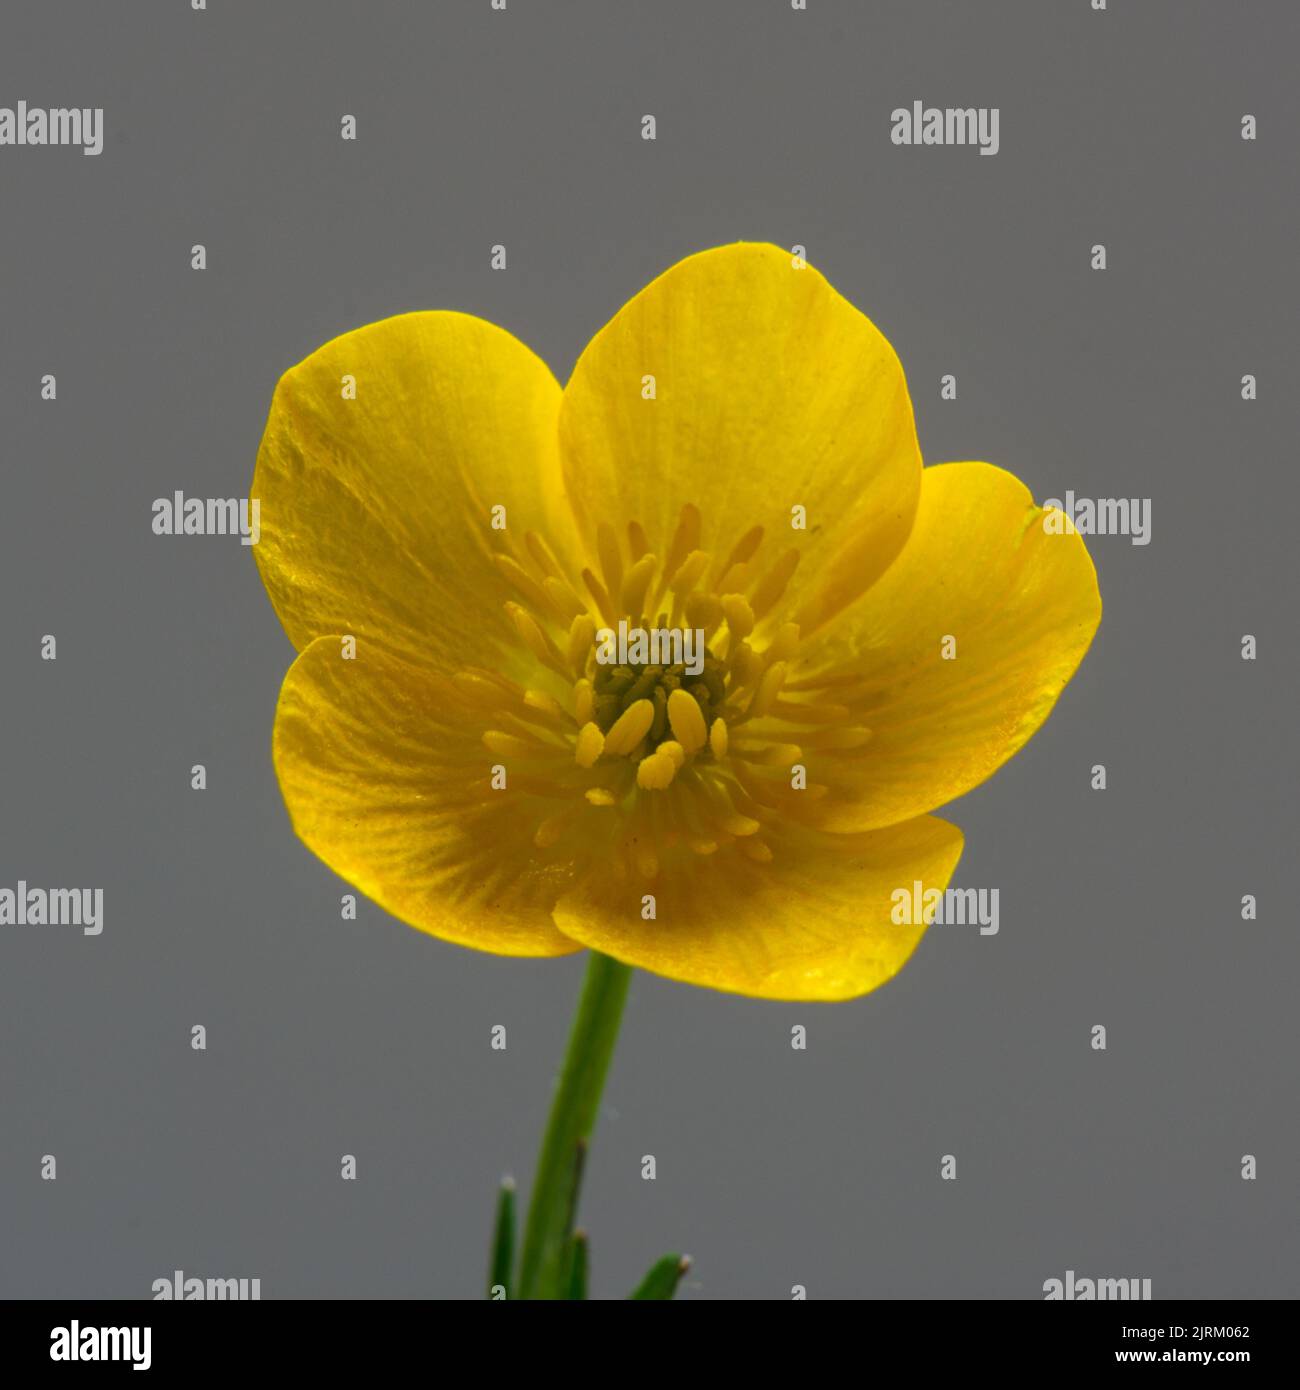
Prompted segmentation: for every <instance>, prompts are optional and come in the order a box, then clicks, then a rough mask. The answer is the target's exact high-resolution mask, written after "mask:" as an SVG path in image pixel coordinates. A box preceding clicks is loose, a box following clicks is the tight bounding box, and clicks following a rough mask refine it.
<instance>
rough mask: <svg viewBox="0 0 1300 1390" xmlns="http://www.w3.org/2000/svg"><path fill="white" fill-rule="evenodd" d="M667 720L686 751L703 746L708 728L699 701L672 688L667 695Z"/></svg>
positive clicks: (690, 751) (695, 750) (692, 751)
mask: <svg viewBox="0 0 1300 1390" xmlns="http://www.w3.org/2000/svg"><path fill="white" fill-rule="evenodd" d="M668 722H669V723H670V724H671V725H672V726H673V734H674V735H675V736H676V739H677V742H678V743H680V744H681V745H682V747H683V748H684V749H685V750H686V751H687V752H688V753H694V752H697V751H698V750H699V749H701V748H703V747H704V744H705V742H706V741H707V738H708V730H707V728H706V727H705V724H704V716H703V714H702V713H701V712H700V706H699V702H698V701H697V700H696V699H695V698H694V696H692V695H688V694H687V693H686V691H684V690H674V691H673V692H672V694H671V695H669V697H668Z"/></svg>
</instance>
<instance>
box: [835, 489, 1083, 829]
mask: <svg viewBox="0 0 1300 1390" xmlns="http://www.w3.org/2000/svg"><path fill="white" fill-rule="evenodd" d="M1048 516H1049V512H1048V511H1047V510H1045V509H1043V508H1042V507H1036V506H1035V505H1034V502H1033V499H1032V498H1031V497H1030V495H1029V491H1028V489H1027V488H1026V487H1025V485H1024V484H1023V483H1022V482H1020V481H1019V479H1017V478H1016V477H1014V476H1013V475H1012V474H1010V473H1008V472H1006V471H1005V470H1004V469H1001V468H995V467H993V466H992V465H991V464H987V463H949V464H941V465H938V466H936V467H932V468H927V469H926V470H925V473H924V475H923V481H922V486H921V502H920V506H919V507H918V509H917V515H916V524H915V526H914V527H913V530H912V534H911V535H910V536H909V537H908V541H907V545H906V546H905V547H904V549H903V552H902V554H901V555H900V556H899V557H898V559H897V560H896V561H895V562H894V564H893V565H892V566H891V567H890V569H889V571H888V572H887V573H886V574H885V575H884V576H883V577H882V578H881V579H880V580H879V581H878V582H877V583H876V584H875V586H874V587H873V588H872V590H871V592H870V593H868V594H867V595H866V597H865V598H863V599H862V601H861V602H860V603H858V604H857V605H855V607H854V608H853V609H852V610H850V611H849V612H848V613H845V614H844V615H843V616H842V617H841V619H840V621H839V622H837V623H836V624H835V625H834V627H833V629H831V630H828V631H827V633H825V634H824V637H823V642H822V644H821V646H820V649H819V650H817V651H816V652H815V653H813V656H814V659H815V660H816V662H817V663H818V665H819V666H822V667H824V670H823V671H822V673H821V678H823V679H825V678H828V677H829V678H833V679H835V680H836V681H838V682H840V683H839V684H838V685H834V686H832V685H826V686H823V687H822V688H823V690H824V691H825V693H826V694H827V696H828V697H831V698H834V699H836V700H841V701H843V702H844V703H846V704H848V705H849V706H850V708H851V709H852V711H853V716H852V717H853V720H854V722H855V723H858V724H864V725H866V726H867V727H868V728H870V730H871V738H870V740H869V742H868V743H867V744H866V746H865V747H864V748H863V749H862V750H861V753H860V755H859V756H855V757H852V758H841V759H837V760H835V761H830V760H828V759H825V760H823V762H822V763H821V765H819V766H817V767H813V766H812V764H811V762H810V765H809V778H810V780H812V781H823V782H828V783H830V784H831V785H832V786H833V787H838V788H839V791H840V794H839V795H831V796H828V797H826V798H825V799H824V800H823V801H822V802H820V803H818V804H817V805H816V806H815V807H812V808H811V809H812V811H813V812H814V814H813V815H812V816H810V819H812V820H813V821H814V822H815V823H817V824H819V825H820V826H822V827H823V828H825V829H829V830H836V831H842V832H843V831H856V830H867V829H871V828H874V827H878V826H883V825H892V824H894V823H896V822H898V821H902V820H906V819H908V818H910V817H912V816H915V815H917V814H919V813H920V812H922V811H929V810H933V809H934V808H935V807H937V806H942V805H944V804H945V803H946V802H949V801H951V800H953V799H954V798H955V797H958V796H961V795H962V794H963V793H965V792H968V791H970V790H971V788H972V787H976V786H978V785H979V784H980V783H981V782H983V781H984V780H985V779H986V778H988V777H989V776H991V775H992V774H993V772H994V771H996V769H997V768H999V767H1000V766H1001V765H1002V764H1003V763H1004V762H1006V761H1007V759H1008V758H1010V757H1011V756H1012V754H1014V753H1015V752H1017V751H1018V750H1019V749H1020V748H1021V747H1022V746H1023V745H1024V744H1025V743H1026V742H1027V741H1028V740H1029V738H1030V737H1031V735H1032V734H1033V733H1034V732H1035V731H1036V730H1037V729H1038V727H1039V726H1040V725H1041V724H1042V723H1043V721H1044V720H1045V719H1046V718H1047V716H1048V714H1049V713H1050V712H1051V709H1052V706H1053V705H1054V704H1055V703H1056V699H1057V697H1058V696H1059V695H1060V693H1061V691H1062V690H1063V689H1064V687H1065V685H1066V683H1067V682H1068V681H1069V679H1070V677H1071V676H1072V675H1073V674H1074V672H1075V670H1076V669H1077V668H1078V665H1079V663H1080V662H1081V661H1082V660H1083V656H1084V653H1085V652H1086V651H1087V650H1088V646H1089V644H1090V643H1091V641H1092V638H1093V634H1094V633H1095V632H1096V630H1097V624H1098V623H1099V622H1100V620H1101V595H1100V594H1099V593H1098V590H1097V574H1096V571H1095V569H1094V568H1093V564H1092V560H1091V558H1090V557H1089V555H1088V551H1087V549H1086V547H1085V546H1084V543H1083V540H1082V538H1081V537H1080V536H1079V534H1078V533H1077V532H1076V531H1075V530H1074V528H1073V527H1072V526H1071V525H1070V524H1069V522H1068V521H1066V520H1065V518H1064V515H1063V514H1062V513H1059V512H1056V511H1054V510H1053V511H1051V512H1050V516H1051V518H1052V519H1051V522H1050V523H1049V525H1045V524H1044V519H1045V518H1047V517H1048ZM946 638H951V639H953V641H954V643H955V646H951V647H949V650H950V651H954V652H955V655H953V656H952V657H951V658H950V659H945V655H944V650H945V646H944V644H945V639H946ZM832 692H834V693H833V696H832Z"/></svg>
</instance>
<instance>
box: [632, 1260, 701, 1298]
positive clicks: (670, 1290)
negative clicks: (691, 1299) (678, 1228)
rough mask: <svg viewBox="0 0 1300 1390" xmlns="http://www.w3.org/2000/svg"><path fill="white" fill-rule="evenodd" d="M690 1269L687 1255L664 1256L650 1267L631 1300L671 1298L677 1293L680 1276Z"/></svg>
mask: <svg viewBox="0 0 1300 1390" xmlns="http://www.w3.org/2000/svg"><path fill="white" fill-rule="evenodd" d="M690 1267H691V1258H690V1256H689V1255H665V1256H664V1257H663V1259H662V1260H659V1261H657V1262H656V1263H655V1264H654V1265H652V1266H651V1269H650V1273H649V1274H647V1275H646V1277H645V1278H644V1279H642V1280H641V1284H640V1286H639V1287H638V1289H637V1291H636V1292H635V1293H634V1294H632V1295H631V1297H632V1298H659V1299H664V1298H671V1297H672V1296H673V1294H675V1293H676V1292H677V1285H678V1284H680V1283H681V1281H682V1275H683V1274H685V1273H686V1271H687V1270H688V1269H690Z"/></svg>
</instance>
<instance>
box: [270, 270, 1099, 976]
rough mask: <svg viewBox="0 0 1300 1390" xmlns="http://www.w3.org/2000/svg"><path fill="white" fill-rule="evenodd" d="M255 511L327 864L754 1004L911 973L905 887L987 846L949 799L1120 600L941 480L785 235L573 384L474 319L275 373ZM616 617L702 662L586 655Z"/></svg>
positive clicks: (847, 321) (638, 305) (341, 346)
mask: <svg viewBox="0 0 1300 1390" xmlns="http://www.w3.org/2000/svg"><path fill="white" fill-rule="evenodd" d="M251 495H252V496H253V497H254V498H258V499H260V503H261V518H262V537H261V542H260V544H259V545H258V546H257V548H256V551H255V553H256V556H257V560H258V565H259V567H260V569H261V573H262V578H263V580H264V582H265V584H266V587H267V590H268V592H269V594H270V597H271V601H272V603H273V604H274V605H275V609H276V612H277V613H278V614H279V616H280V619H281V621H282V622H283V624H284V627H285V630H286V631H287V633H288V635H289V638H290V640H291V641H292V642H293V644H294V646H295V647H296V648H297V649H298V653H299V655H298V658H297V660H296V661H295V662H294V665H293V667H292V669H291V670H290V671H289V673H288V676H287V677H286V678H285V682H284V687H283V689H282V691H281V694H280V701H279V706H278V709H277V712H276V721H275V735H274V757H275V766H276V771H277V774H278V776H279V780H280V785H281V787H282V789H283V792H284V796H285V800H286V802H287V804H288V808H289V813H290V815H291V817H292V819H293V824H294V827H295V829H296V830H297V832H298V834H299V835H300V836H301V837H302V839H303V840H304V841H305V842H306V843H307V845H308V846H310V848H311V849H312V850H313V851H314V852H315V853H316V854H317V855H319V856H320V857H321V858H322V859H323V860H324V861H325V862H326V863H327V864H328V865H329V866H330V867H331V868H332V869H334V870H335V871H336V872H337V873H339V874H340V875H342V877H344V878H345V879H347V880H348V881H349V882H351V883H353V884H355V885H356V886H357V887H358V888H359V889H360V890H361V891H362V892H364V893H366V894H367V895H369V896H370V897H371V898H373V899H374V900H375V901H376V902H377V903H379V904H380V905H381V906H382V907H384V908H386V909H387V910H388V911H389V912H391V913H393V914H394V915H395V916H397V917H399V918H401V919H402V920H403V921H405V922H409V923H410V924H411V925H412V926H414V927H418V928H419V929H420V930H422V931H426V932H429V933H431V934H433V935H435V936H439V937H443V938H445V939H447V940H449V941H454V942H459V943H460V944H462V945H465V946H472V947H476V948H478V949H480V950H485V951H494V952H499V953H503V954H507V955H520V956H551V955H560V954H563V953H566V952H570V951H575V950H578V949H580V948H582V947H591V948H594V949H595V950H598V951H601V952H604V953H605V954H607V955H610V956H613V957H615V958H616V959H618V960H621V961H624V962H626V963H627V964H630V965H637V966H641V967H644V968H645V969H647V970H651V971H655V972H657V973H659V974H662V975H667V976H671V977H673V978H676V979H680V980H686V981H689V982H691V983H694V984H699V985H706V986H711V987H712V988H715V989H721V990H731V991H735V992H738V993H741V994H748V995H756V996H761V997H766V998H777V999H841V998H847V997H851V996H854V995H859V994H862V993H865V992H866V991H868V990H870V989H873V988H875V987H876V986H877V985H879V984H881V983H883V982H884V981H885V980H887V979H889V978H890V977H891V976H892V975H894V974H895V973H896V972H897V971H898V970H899V969H900V968H901V967H902V965H903V964H904V962H905V961H906V960H907V958H908V956H909V955H910V954H911V952H912V950H913V948H914V947H915V945H916V943H917V941H918V940H919V938H920V936H921V934H922V932H923V931H924V929H925V927H924V923H921V922H909V923H901V924H900V923H898V922H895V921H894V920H893V919H894V917H895V916H898V915H899V914H898V913H897V912H896V911H895V908H894V903H895V901H896V899H895V896H894V895H895V892H896V890H900V889H906V890H908V896H909V897H910V893H911V888H912V885H913V884H914V883H915V882H918V881H919V882H921V883H923V884H924V885H925V887H926V888H937V889H940V890H942V889H943V888H944V887H946V885H947V883H948V880H949V877H950V875H951V873H952V870H953V868H954V867H955V865H956V863H957V859H958V857H959V855H960V853H961V847H962V836H961V832H960V831H959V830H958V829H957V828H956V827H955V826H953V825H950V824H948V823H947V822H946V821H943V820H940V819H937V818H936V817H934V816H931V815H928V814H926V813H927V812H929V811H931V810H932V809H933V808H934V807H936V806H940V805H942V804H943V803H945V802H947V801H950V800H952V799H953V798H954V797H957V796H960V795H961V794H962V793H964V792H966V791H969V790H970V789H971V788H972V787H974V786H976V785H978V784H979V783H980V782H982V781H983V780H984V779H985V778H987V777H988V776H990V775H991V774H992V773H993V772H994V770H995V769H996V768H998V767H999V766H1000V765H1001V764H1002V763H1004V762H1005V761H1006V760H1007V759H1008V758H1009V757H1011V756H1012V754H1014V753H1015V752H1016V751H1017V749H1019V748H1020V747H1021V746H1022V745H1023V744H1024V743H1025V741H1026V740H1027V739H1028V738H1029V737H1030V736H1031V735H1032V734H1033V733H1034V731H1035V730H1036V729H1037V728H1038V726H1039V725H1040V724H1041V723H1042V722H1043V720H1044V719H1045V718H1046V717H1047V715H1048V713H1049V711H1050V710H1051V708H1052V705H1053V704H1054V703H1055V701H1056V698H1057V696H1058V695H1059V694H1060V692H1061V690H1062V688H1063V687H1064V685H1065V684H1066V682H1067V681H1068V680H1069V679H1070V677H1071V675H1072V674H1073V673H1074V671H1075V669H1076V668H1077V666H1078V664H1079V662H1080V661H1081V660H1082V658H1083V655H1084V652H1085V651H1086V650H1087V647H1088V644H1089V642H1090V641H1091V640H1092V636H1093V633H1094V631H1095V630H1096V627H1097V623H1098V621H1099V618H1100V613H1101V603H1100V598H1099V595H1098V592H1097V582H1096V575H1095V573H1094V571H1093V566H1092V563H1091V561H1090V559H1089V557H1088V554H1087V551H1086V550H1085V548H1084V545H1083V541H1082V540H1081V539H1080V537H1079V536H1078V534H1077V533H1075V532H1074V530H1073V528H1071V527H1068V526H1067V527H1065V533H1064V534H1049V532H1048V530H1047V529H1046V528H1045V527H1044V526H1043V524H1042V521H1043V517H1044V515H1045V513H1044V512H1043V510H1042V509H1041V508H1038V507H1036V506H1035V505H1034V503H1033V501H1032V499H1031V498H1030V495H1029V493H1028V491H1027V490H1026V489H1025V487H1024V486H1023V484H1021V483H1020V482H1019V481H1018V480H1017V479H1016V478H1014V477H1013V476H1012V475H1011V474H1010V473H1007V472H1004V471H1003V470H1001V469H999V468H995V467H993V466H991V465H990V464H987V463H950V464H943V465H939V466H932V467H929V468H925V469H923V468H922V466H921V456H920V450H919V447H918V445H917V439H916V430H915V426H914V424H913V419H912V407H911V401H910V399H909V397H908V393H907V386H906V383H905V381H904V377H903V371H902V368H901V366H900V364H899V362H898V359H897V357H896V356H895V354H894V352H893V350H892V349H891V347H890V345H889V343H888V342H887V341H886V340H885V339H884V337H882V336H881V334H880V332H879V331H878V330H877V329H876V328H875V327H874V325H873V324H872V323H871V322H870V321H869V320H868V319H866V318H865V317H864V316H863V315H862V314H861V313H859V312H858V310H857V309H855V308H854V307H853V306H852V305H851V304H849V303H848V302H847V301H846V300H844V299H843V298H841V297H840V295H838V294H837V293H836V292H835V291H834V290H833V289H832V288H831V286H830V285H829V284H828V283H827V282H826V280H825V279H824V278H823V277H822V276H821V275H820V274H818V272H817V271H815V270H813V269H812V268H811V267H801V266H799V265H797V264H795V263H793V262H792V259H791V257H790V256H789V255H788V254H787V253H785V252H783V251H781V250H779V249H777V248H776V247H773V246H766V245H751V244H740V245H734V246H728V247H723V248H720V249H717V250H713V251H706V252H703V253H701V254H699V255H696V256H691V257H689V258H688V259H686V260H684V261H682V262H680V263H679V264H678V265H676V266H674V267H673V268H672V269H671V270H669V271H667V272H666V273H665V274H663V275H661V276H660V277H659V278H658V279H657V280H655V281H654V282H653V283H652V284H651V285H650V286H649V287H648V288H646V289H645V290H643V291H642V292H641V293H640V294H639V295H637V296H636V298H634V299H633V300H632V301H631V302H630V303H628V304H627V305H625V306H624V307H623V308H622V309H621V310H620V311H619V312H618V313H617V314H616V315H615V316H614V318H613V319H612V320H611V321H610V323H608V324H607V325H606V326H605V328H603V329H602V330H601V331H600V332H599V333H598V334H597V335H596V337H595V338H594V339H593V340H592V341H591V343H590V344H589V345H588V346H587V348H586V350H585V351H584V352H583V354H582V356H581V358H580V359H579V361H578V363H577V366H576V367H575V368H574V371H573V375H572V377H571V378H570V380H569V383H568V385H567V386H565V387H563V388H561V387H560V385H559V384H558V382H557V381H556V380H555V378H554V377H553V376H552V374H551V372H550V371H549V370H548V368H547V367H546V365H545V364H544V363H543V362H542V361H540V360H539V359H538V358H537V357H536V356H534V354H533V353H532V352H530V351H529V350H528V349H527V348H526V347H524V346H523V345H522V344H521V343H519V342H518V341H517V340H516V339H515V338H513V337H511V335H510V334H509V333H506V332H505V331H503V330H502V329H500V328H497V327H494V326H493V325H491V324H489V323H486V322H484V321H482V320H480V319H476V318H472V317H470V316H468V315H465V314H459V313H443V312H432V313H415V314H406V315H402V316H399V317H396V318H391V319H386V320H384V321H383V322H381V323H376V324H371V325H370V326H369V327H366V328H361V329H358V330H357V331H356V332H353V333H348V334H345V335H344V336H343V337H340V338H336V339H335V340H334V341H333V342H331V343H328V344H326V345H325V346H324V347H322V348H320V349H319V350H318V351H317V352H314V353H313V354H312V355H311V356H310V357H308V358H307V359H306V360H305V361H304V362H302V363H300V364H299V365H298V366H296V367H294V368H293V369H292V370H291V371H289V372H287V373H286V374H285V375H284V377H283V378H282V379H281V381H280V383H279V386H278V388H277V390H276V392H275V398H274V401H273V403H272V406H271V413H270V419H269V421H268V423H267V427H266V433H265V436H264V438H263V440H262V444H261V450H260V452H259V455H258V460H257V471H256V476H255V478H254V481H253V487H252V490H251ZM801 522H802V523H803V524H802V525H801V524H800V523H801ZM1058 529H1059V528H1057V527H1053V528H1052V530H1053V532H1055V531H1057V530H1058ZM620 619H625V620H626V621H627V623H628V625H629V627H633V628H635V627H640V628H642V629H646V630H650V629H668V628H674V629H681V630H684V631H690V632H694V631H696V630H701V631H702V632H703V634H704V636H703V639H702V640H703V641H704V642H705V643H706V644H707V654H706V655H705V656H704V658H703V665H702V669H700V668H699V663H696V665H697V669H698V670H699V674H698V675H692V674H690V673H689V672H687V671H683V670H682V669H681V663H679V665H678V666H677V667H676V668H673V667H651V666H647V665H645V664H638V663H629V664H625V665H624V666H622V667H619V666H617V665H616V664H614V665H611V664H605V663H602V662H600V661H597V660H596V648H597V645H598V641H599V638H598V633H599V630H600V629H603V628H608V629H614V630H616V629H617V628H618V625H619V621H620ZM345 638H352V639H354V640H353V644H352V646H354V648H355V651H354V654H353V652H352V647H350V646H349V644H348V643H346V642H345V641H344V639H345ZM651 912H653V916H651V915H650V914H651Z"/></svg>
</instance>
